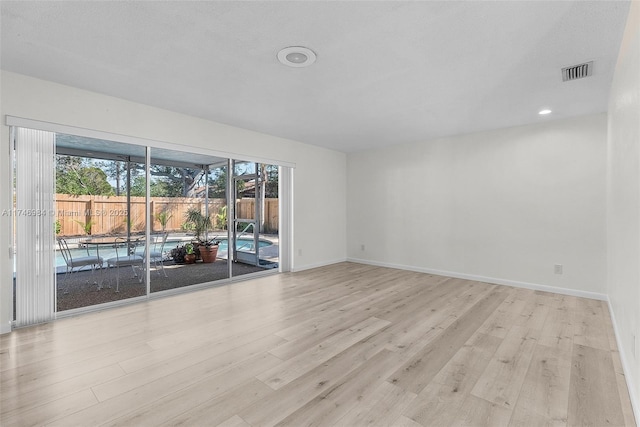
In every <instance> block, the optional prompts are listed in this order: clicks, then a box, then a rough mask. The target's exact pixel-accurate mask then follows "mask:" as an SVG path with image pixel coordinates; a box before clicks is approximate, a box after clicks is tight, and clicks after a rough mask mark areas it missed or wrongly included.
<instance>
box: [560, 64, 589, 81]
mask: <svg viewBox="0 0 640 427" xmlns="http://www.w3.org/2000/svg"><path fill="white" fill-rule="evenodd" d="M591 74H593V61H590V62H585V63H584V64H578V65H572V66H571V67H564V68H563V69H562V81H563V82H568V81H570V80H578V79H582V78H584V77H589V76H590V75H591Z"/></svg>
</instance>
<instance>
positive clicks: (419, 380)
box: [389, 288, 506, 394]
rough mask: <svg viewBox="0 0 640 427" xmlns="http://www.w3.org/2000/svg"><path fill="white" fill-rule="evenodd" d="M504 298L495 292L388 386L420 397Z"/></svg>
mask: <svg viewBox="0 0 640 427" xmlns="http://www.w3.org/2000/svg"><path fill="white" fill-rule="evenodd" d="M505 298H506V294H505V293H504V292H503V291H501V290H500V289H498V288H496V289H494V290H492V291H491V292H490V293H489V294H487V295H486V296H485V297H484V298H483V299H482V300H480V301H479V302H477V303H476V304H474V305H473V306H472V307H471V308H469V310H468V311H467V312H466V313H465V314H464V315H462V316H461V317H460V318H459V319H457V320H456V321H455V322H454V323H453V324H452V325H451V326H449V327H448V328H447V329H445V330H444V331H443V332H442V333H441V334H440V335H439V336H438V337H437V338H435V339H434V340H433V341H431V342H430V343H429V344H428V345H426V346H425V347H424V348H423V349H422V350H421V351H419V352H418V353H417V354H416V355H415V356H414V357H412V358H411V359H410V360H409V361H408V362H407V363H405V364H404V365H403V366H402V367H400V368H399V369H398V370H397V371H396V372H394V373H393V374H392V375H391V376H390V377H389V382H391V383H392V384H395V385H397V386H398V387H402V388H404V389H405V390H407V391H410V392H412V393H416V394H418V393H420V391H422V389H423V388H424V387H426V386H427V384H428V383H429V382H430V381H431V380H432V379H433V377H434V376H435V375H436V374H437V373H438V372H439V371H440V369H442V367H443V366H444V365H446V363H447V362H448V361H449V360H450V359H451V357H452V356H453V355H454V354H455V353H456V352H457V351H458V350H459V348H460V347H461V346H462V345H463V344H464V343H465V342H466V341H467V340H468V339H469V338H470V337H471V335H473V333H474V332H475V331H476V330H477V329H478V326H479V325H480V324H482V322H484V321H485V320H486V318H487V317H489V315H490V314H491V313H492V312H493V311H494V310H495V309H496V308H497V307H498V306H499V305H500V304H501V303H502V301H503V300H504V299H505Z"/></svg>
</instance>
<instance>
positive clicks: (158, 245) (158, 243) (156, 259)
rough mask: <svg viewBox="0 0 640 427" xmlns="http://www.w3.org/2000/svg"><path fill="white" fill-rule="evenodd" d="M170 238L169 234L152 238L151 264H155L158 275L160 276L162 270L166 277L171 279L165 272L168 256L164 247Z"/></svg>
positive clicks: (156, 235)
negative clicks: (165, 261)
mask: <svg viewBox="0 0 640 427" xmlns="http://www.w3.org/2000/svg"><path fill="white" fill-rule="evenodd" d="M168 236H169V233H162V234H155V235H153V236H151V246H150V248H149V249H150V251H149V262H150V263H153V266H154V267H155V268H156V272H157V273H158V275H160V270H162V273H163V274H164V277H169V276H167V272H166V271H164V260H165V259H166V258H167V254H166V253H165V251H164V245H165V243H167V237H168ZM145 255H146V254H145ZM145 261H146V258H145Z"/></svg>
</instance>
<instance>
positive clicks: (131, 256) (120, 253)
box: [107, 237, 144, 292]
mask: <svg viewBox="0 0 640 427" xmlns="http://www.w3.org/2000/svg"><path fill="white" fill-rule="evenodd" d="M140 242H141V239H136V240H128V239H126V238H124V237H118V238H116V239H115V249H116V256H115V257H112V258H109V259H107V266H109V267H115V269H116V292H120V267H129V266H130V267H131V269H132V270H133V276H134V277H138V273H137V272H136V267H138V268H140V269H142V268H143V264H144V258H143V257H142V255H138V254H136V251H137V249H138V248H139V247H140ZM138 281H139V282H140V283H142V275H140V276H139V277H138ZM109 284H111V275H110V276H109Z"/></svg>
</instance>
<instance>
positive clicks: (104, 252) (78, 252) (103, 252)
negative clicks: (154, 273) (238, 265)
mask: <svg viewBox="0 0 640 427" xmlns="http://www.w3.org/2000/svg"><path fill="white" fill-rule="evenodd" d="M217 240H219V241H220V245H218V256H224V257H226V254H227V251H228V249H229V242H228V239H217ZM185 243H187V241H184V240H167V242H166V243H165V245H164V250H165V252H170V251H171V249H173V248H175V247H176V246H180V245H183V244H185ZM258 245H259V247H260V248H263V247H265V246H271V245H273V243H271V242H269V241H267V240H260V241H259V242H258ZM73 246H75V245H74V244H72V243H69V247H70V249H71V256H72V257H74V258H80V257H85V256H87V250H86V249H84V248H72V247H73ZM236 249H237V250H239V251H253V239H238V240H236ZM143 250H144V249H142V248H139V249H138V251H139V253H140V254H142V252H143ZM89 254H90V255H95V254H96V249H95V247H90V248H89ZM121 255H122V253H121ZM100 256H101V257H102V259H104V260H106V259H108V258H112V257H115V256H116V250H115V248H112V247H108V246H104V247H100ZM64 266H65V263H64V258H63V257H62V254H61V253H60V251H58V250H56V267H64Z"/></svg>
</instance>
